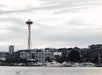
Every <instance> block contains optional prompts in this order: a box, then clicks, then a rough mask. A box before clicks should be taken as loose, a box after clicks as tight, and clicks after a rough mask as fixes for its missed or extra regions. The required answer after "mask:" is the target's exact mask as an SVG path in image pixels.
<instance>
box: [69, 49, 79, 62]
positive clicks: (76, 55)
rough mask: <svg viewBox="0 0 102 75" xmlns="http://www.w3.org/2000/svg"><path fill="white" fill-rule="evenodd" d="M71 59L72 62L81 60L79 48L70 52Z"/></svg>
mask: <svg viewBox="0 0 102 75" xmlns="http://www.w3.org/2000/svg"><path fill="white" fill-rule="evenodd" d="M69 60H70V61H71V62H80V60H81V57H80V53H79V51H78V50H72V51H71V52H70V53H69Z"/></svg>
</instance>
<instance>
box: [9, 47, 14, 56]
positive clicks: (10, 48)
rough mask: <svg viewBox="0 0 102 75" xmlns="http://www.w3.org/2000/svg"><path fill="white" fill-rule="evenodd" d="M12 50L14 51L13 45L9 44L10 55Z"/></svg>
mask: <svg viewBox="0 0 102 75" xmlns="http://www.w3.org/2000/svg"><path fill="white" fill-rule="evenodd" d="M13 52H14V45H10V46H9V53H10V55H12V54H13Z"/></svg>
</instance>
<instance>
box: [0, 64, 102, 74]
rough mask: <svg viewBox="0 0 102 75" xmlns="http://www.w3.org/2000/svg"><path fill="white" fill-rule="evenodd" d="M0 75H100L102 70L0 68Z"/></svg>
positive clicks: (84, 68)
mask: <svg viewBox="0 0 102 75" xmlns="http://www.w3.org/2000/svg"><path fill="white" fill-rule="evenodd" d="M0 75H102V68H99V67H14V66H12V67H9V66H8V67H7V66H0Z"/></svg>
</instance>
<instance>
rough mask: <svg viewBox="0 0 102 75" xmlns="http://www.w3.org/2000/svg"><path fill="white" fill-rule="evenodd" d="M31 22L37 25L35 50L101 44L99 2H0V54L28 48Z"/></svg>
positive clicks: (101, 14)
mask: <svg viewBox="0 0 102 75" xmlns="http://www.w3.org/2000/svg"><path fill="white" fill-rule="evenodd" d="M28 19H31V20H32V21H33V22H34V24H32V26H31V28H32V39H31V40H32V48H45V47H54V48H58V47H74V46H78V47H88V45H91V44H101V43H102V39H101V38H102V35H101V33H102V29H101V28H102V21H101V20H102V1H100V0H85V1H83V0H26V1H23V0H22V1H21V0H17V1H16V0H3V1H2V0H0V51H3V50H4V51H5V50H6V51H7V50H8V46H9V45H14V46H15V49H17V50H18V49H26V48H27V36H28V34H27V25H26V23H25V22H26V21H27V20H28Z"/></svg>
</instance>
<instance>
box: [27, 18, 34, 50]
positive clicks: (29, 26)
mask: <svg viewBox="0 0 102 75" xmlns="http://www.w3.org/2000/svg"><path fill="white" fill-rule="evenodd" d="M26 24H27V25H28V50H30V49H31V24H33V22H32V21H31V20H30V19H29V20H28V21H26Z"/></svg>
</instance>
